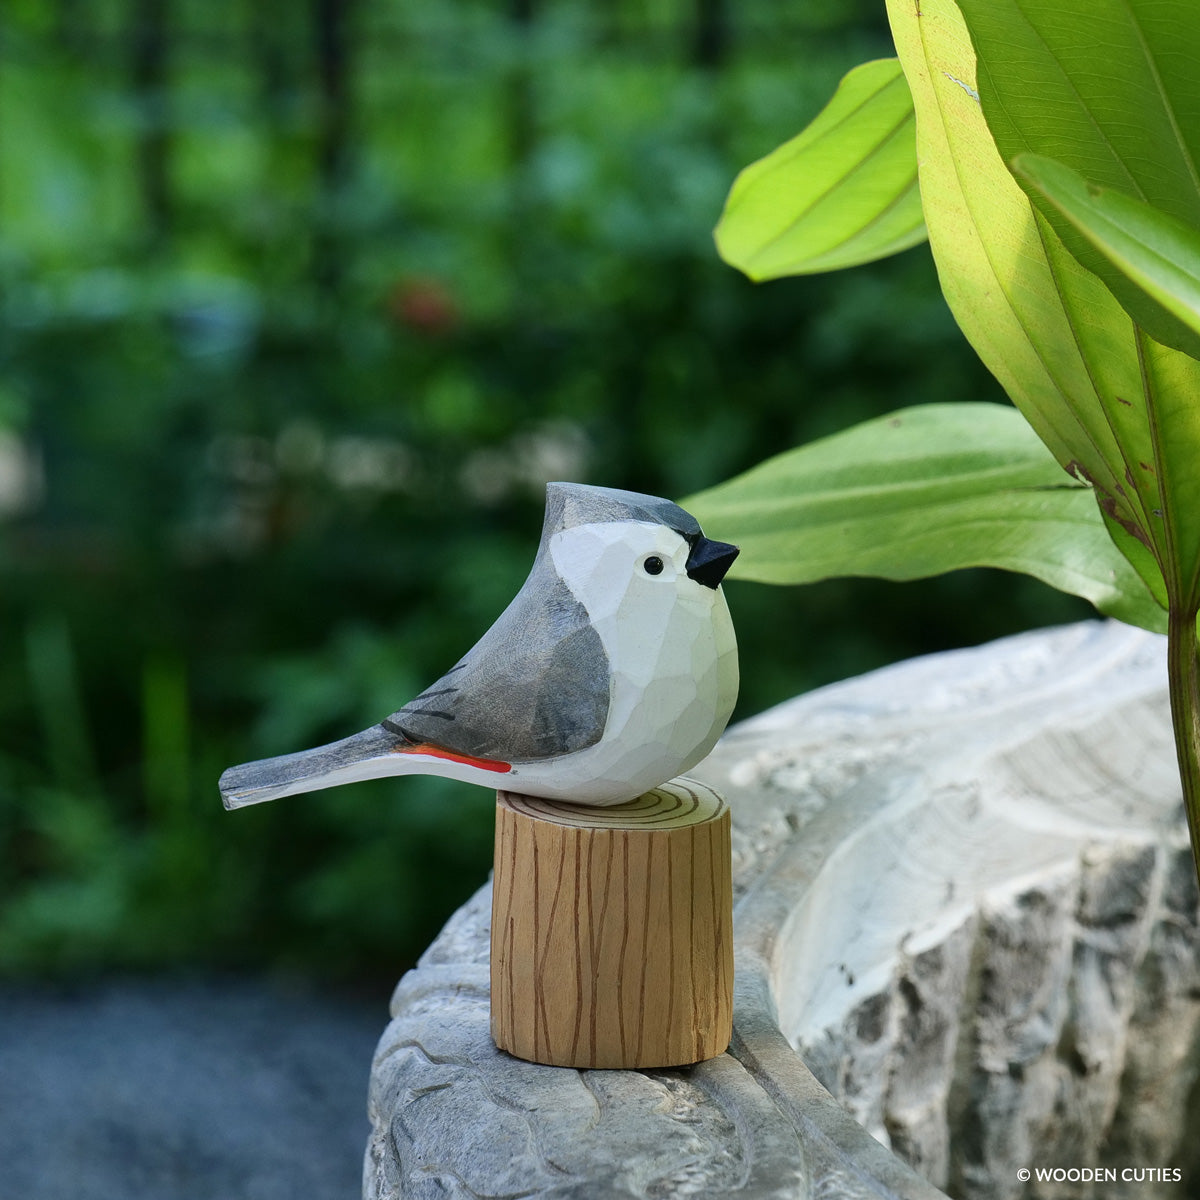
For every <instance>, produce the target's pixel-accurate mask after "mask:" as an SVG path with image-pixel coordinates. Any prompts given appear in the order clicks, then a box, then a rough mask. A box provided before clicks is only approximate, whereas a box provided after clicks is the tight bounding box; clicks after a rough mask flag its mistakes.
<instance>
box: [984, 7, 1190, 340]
mask: <svg viewBox="0 0 1200 1200" xmlns="http://www.w3.org/2000/svg"><path fill="white" fill-rule="evenodd" d="M960 8H961V9H962V13H963V16H964V17H965V19H966V23H967V27H968V29H969V31H970V35H971V40H972V42H973V43H974V46H975V51H976V54H977V55H978V58H979V64H980V65H979V84H978V88H979V96H980V100H981V101H982V104H983V115H984V117H985V118H986V120H987V123H988V128H989V129H990V130H991V133H992V137H993V138H994V139H995V142H996V146H997V148H998V149H999V151H1000V156H1001V158H1003V159H1004V160H1005V161H1006V162H1007V161H1011V160H1012V159H1013V158H1015V157H1016V156H1017V155H1018V154H1022V153H1025V152H1033V153H1036V154H1042V155H1046V156H1048V157H1050V158H1053V159H1055V160H1056V161H1058V162H1060V163H1062V164H1064V165H1065V166H1067V167H1070V168H1071V169H1073V170H1075V171H1078V172H1079V173H1080V175H1082V176H1083V178H1085V179H1086V180H1088V181H1089V182H1090V183H1092V184H1095V185H1097V186H1100V187H1105V188H1114V189H1116V190H1118V191H1121V192H1125V193H1127V194H1129V195H1130V196H1133V197H1135V198H1137V199H1139V200H1144V201H1146V202H1147V203H1149V204H1151V205H1153V206H1154V207H1155V208H1158V209H1160V210H1161V211H1162V212H1164V213H1167V214H1168V215H1170V216H1172V217H1174V218H1176V219H1177V220H1181V221H1184V222H1185V223H1187V224H1190V225H1191V226H1193V227H1200V171H1198V169H1197V162H1198V161H1200V73H1198V72H1197V70H1196V64H1197V62H1200V20H1198V19H1197V8H1196V2H1195V0H1038V2H1037V3H1030V0H960ZM1027 190H1029V191H1030V194H1031V196H1032V198H1033V199H1034V201H1035V203H1036V204H1038V205H1039V207H1040V208H1041V211H1042V212H1043V214H1044V215H1045V216H1047V217H1048V218H1049V221H1050V224H1051V226H1052V227H1053V228H1054V230H1055V232H1056V233H1057V234H1058V236H1059V237H1060V238H1062V240H1063V242H1064V243H1065V245H1066V246H1067V248H1068V249H1069V250H1070V251H1071V253H1072V254H1074V255H1075V256H1076V257H1077V258H1078V259H1079V261H1080V262H1081V263H1082V264H1083V265H1084V266H1085V267H1087V268H1088V269H1089V270H1090V271H1093V272H1095V273H1096V274H1097V275H1099V276H1100V278H1101V279H1103V280H1104V282H1105V283H1106V284H1107V285H1108V287H1109V288H1111V289H1112V291H1113V294H1114V295H1115V296H1116V297H1117V299H1118V300H1119V301H1120V302H1121V304H1122V305H1123V306H1124V307H1125V309H1126V311H1127V312H1128V313H1129V314H1130V315H1131V316H1132V317H1133V319H1134V320H1135V321H1136V322H1137V323H1138V324H1139V325H1141V326H1142V327H1143V328H1144V329H1145V330H1146V332H1147V333H1149V334H1150V335H1151V336H1152V337H1153V338H1155V339H1156V340H1157V341H1160V342H1163V343H1164V344H1166V345H1169V346H1173V347H1175V348H1176V349H1179V350H1184V351H1186V352H1187V353H1189V354H1191V355H1193V356H1200V336H1198V335H1197V334H1196V333H1195V331H1194V330H1193V329H1191V328H1190V327H1188V326H1187V325H1186V324H1184V323H1182V322H1180V321H1179V320H1178V318H1177V317H1176V316H1175V315H1174V314H1172V313H1170V312H1169V311H1168V310H1166V309H1164V308H1163V307H1162V306H1161V305H1160V304H1159V303H1158V302H1157V301H1156V300H1155V299H1154V298H1153V297H1152V296H1150V295H1148V294H1147V293H1146V292H1144V291H1143V290H1141V289H1140V288H1138V287H1136V286H1134V285H1133V284H1132V283H1130V281H1129V279H1128V278H1127V277H1126V276H1125V274H1124V273H1123V272H1122V271H1120V270H1119V269H1117V268H1116V267H1115V266H1114V265H1113V264H1112V262H1111V261H1110V260H1109V259H1108V258H1107V257H1105V256H1104V255H1103V254H1101V253H1099V252H1098V251H1097V250H1096V248H1095V247H1094V246H1093V245H1091V244H1090V243H1089V241H1087V240H1086V239H1085V238H1084V237H1082V236H1081V235H1080V233H1079V232H1078V230H1077V228H1076V227H1075V226H1074V225H1073V223H1072V222H1071V221H1070V220H1069V219H1068V218H1066V216H1065V214H1063V213H1061V212H1060V211H1058V210H1057V209H1056V208H1054V207H1051V206H1050V205H1049V204H1046V203H1045V201H1044V199H1043V197H1042V195H1041V194H1040V193H1039V192H1038V191H1037V190H1036V189H1027Z"/></svg>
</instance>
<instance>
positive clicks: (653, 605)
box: [550, 521, 720, 627]
mask: <svg viewBox="0 0 1200 1200" xmlns="http://www.w3.org/2000/svg"><path fill="white" fill-rule="evenodd" d="M690 552H691V547H690V546H689V544H688V542H687V540H686V539H685V538H684V537H683V536H682V535H681V534H679V533H677V532H676V531H675V530H674V529H670V528H668V527H667V526H666V525H660V524H654V523H651V522H648V521H602V522H598V523H597V524H594V525H576V526H574V527H573V528H571V529H564V530H563V531H562V532H560V533H557V534H555V535H554V537H553V538H551V540H550V555H551V558H552V559H553V562H554V567H555V570H556V571H557V573H558V575H559V577H560V578H561V579H562V580H563V582H564V583H565V584H566V585H567V587H569V588H570V589H571V593H572V595H574V596H575V598H576V599H577V600H579V601H580V602H581V603H582V604H583V606H584V607H585V608H586V609H587V610H588V615H589V616H591V618H592V620H593V623H601V622H604V621H605V620H606V619H607V618H610V617H612V616H615V615H616V614H617V613H618V612H620V613H621V614H622V616H623V618H624V619H625V620H633V621H635V622H637V623H641V622H645V623H646V625H647V626H648V627H651V626H656V625H659V623H660V622H661V620H662V619H663V617H665V616H666V615H667V614H668V613H669V611H670V610H671V609H673V608H674V607H675V606H676V605H677V604H681V603H682V604H683V605H684V606H686V608H688V609H693V610H695V611H696V612H697V614H698V615H700V614H707V613H709V612H711V610H712V607H713V605H714V604H715V603H716V602H717V598H718V596H719V595H720V593H719V592H718V591H717V589H715V588H710V587H705V586H704V585H703V584H701V583H697V582H696V581H695V580H694V579H691V578H689V577H688V574H687V560H688V555H689V553H690Z"/></svg>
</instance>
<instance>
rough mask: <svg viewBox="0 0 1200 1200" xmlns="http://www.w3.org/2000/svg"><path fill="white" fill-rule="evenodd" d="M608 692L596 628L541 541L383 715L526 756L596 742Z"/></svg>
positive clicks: (443, 737)
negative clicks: (425, 681)
mask: <svg viewBox="0 0 1200 1200" xmlns="http://www.w3.org/2000/svg"><path fill="white" fill-rule="evenodd" d="M608 702H609V668H608V658H607V656H606V654H605V652H604V647H603V645H602V644H601V642H600V635H599V634H598V633H597V632H596V631H595V629H594V628H593V627H592V624H591V621H590V620H589V618H588V614H587V610H586V609H585V608H584V607H583V605H582V604H580V602H579V601H578V600H576V599H575V597H574V596H573V595H572V594H571V592H570V589H569V588H568V587H567V585H566V584H565V583H563V581H562V580H561V579H560V578H559V577H558V575H557V574H556V573H555V571H554V569H553V567H552V565H551V563H550V557H549V555H548V554H547V553H545V545H544V544H543V547H542V552H539V554H538V557H537V560H536V561H535V563H534V566H533V570H532V571H531V572H530V575H529V578H528V579H527V580H526V581H525V585H524V586H523V587H522V588H521V590H520V591H519V592H518V593H517V595H516V597H515V598H514V599H513V601H512V603H511V604H510V605H509V606H508V608H506V609H505V610H504V612H503V613H501V614H500V616H499V618H497V620H496V623H495V624H494V625H493V626H492V627H491V628H490V629H489V630H488V631H487V633H485V634H484V635H483V637H481V638H480V639H479V641H478V642H477V643H476V644H475V646H474V648H473V649H472V650H471V651H470V652H469V653H468V654H467V656H466V657H465V658H464V659H462V661H461V662H459V663H458V665H457V666H455V667H453V668H451V670H449V671H447V672H446V674H445V675H443V676H442V678H441V679H439V680H438V681H437V683H435V684H433V685H432V686H431V687H429V688H426V690H425V691H424V692H422V693H421V694H420V695H419V696H418V697H417V698H416V699H415V700H413V701H412V702H411V703H409V704H406V705H405V706H404V707H403V708H402V709H400V711H399V712H396V713H393V714H392V716H391V717H390V718H388V721H387V722H386V724H387V725H388V726H390V727H392V728H394V729H398V730H400V731H402V732H403V733H404V735H405V736H406V737H408V738H410V739H411V740H413V741H416V742H431V743H433V744H435V745H437V746H442V747H444V748H446V749H447V750H452V751H454V752H455V753H458V754H464V755H468V756H470V757H472V758H492V759H501V760H503V761H505V762H529V761H536V760H538V759H544V758H553V757H555V756H557V755H560V754H568V753H571V752H572V751H575V750H584V749H586V748H587V747H588V746H591V745H594V744H595V743H596V742H598V741H599V740H600V736H601V734H602V733H603V732H604V725H605V722H606V720H607V719H608Z"/></svg>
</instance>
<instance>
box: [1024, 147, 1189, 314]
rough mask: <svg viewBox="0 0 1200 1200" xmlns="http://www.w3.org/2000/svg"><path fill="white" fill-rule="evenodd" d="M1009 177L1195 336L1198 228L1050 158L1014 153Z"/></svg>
mask: <svg viewBox="0 0 1200 1200" xmlns="http://www.w3.org/2000/svg"><path fill="white" fill-rule="evenodd" d="M1012 168H1013V173H1014V174H1015V175H1016V177H1017V179H1018V180H1020V181H1022V182H1023V183H1024V184H1025V185H1026V191H1028V190H1029V189H1030V188H1035V189H1036V190H1037V191H1038V193H1040V195H1041V196H1042V197H1043V198H1044V199H1045V200H1046V201H1047V203H1049V204H1052V205H1053V206H1054V208H1055V209H1056V210H1057V211H1058V212H1059V213H1060V214H1061V215H1062V216H1063V217H1064V218H1065V219H1066V220H1068V221H1070V223H1071V224H1072V225H1073V226H1074V227H1075V229H1076V230H1077V231H1078V232H1079V233H1080V234H1081V235H1082V236H1083V237H1085V238H1086V239H1087V240H1088V242H1089V243H1090V244H1091V245H1092V246H1093V247H1094V248H1095V249H1096V250H1097V251H1099V253H1101V254H1103V255H1104V257H1105V258H1106V259H1108V261H1109V262H1110V263H1111V264H1112V265H1113V266H1114V267H1116V268H1117V269H1118V270H1120V271H1122V272H1123V273H1124V274H1125V275H1126V276H1127V277H1128V278H1129V280H1130V281H1131V282H1133V283H1135V284H1136V285H1137V286H1138V287H1140V288H1141V289H1142V290H1143V291H1144V292H1147V293H1148V294H1149V295H1150V296H1151V297H1152V298H1153V299H1154V300H1156V301H1157V302H1158V303H1159V304H1161V305H1162V306H1163V308H1165V309H1167V310H1169V311H1170V312H1171V313H1172V314H1173V315H1174V316H1176V317H1178V318H1179V319H1180V320H1181V321H1183V322H1184V323H1185V324H1186V325H1188V326H1190V327H1191V328H1192V329H1193V330H1195V331H1196V332H1197V333H1200V229H1197V228H1196V227H1194V226H1191V225H1185V224H1184V223H1183V222H1182V221H1178V220H1176V219H1175V218H1174V217H1170V216H1168V215H1167V214H1166V213H1164V212H1161V211H1160V210H1159V209H1157V208H1154V207H1153V206H1152V205H1150V204H1147V203H1146V202H1145V201H1144V200H1135V199H1134V198H1133V197H1132V196H1127V195H1126V194H1125V193H1124V192H1118V191H1114V190H1113V189H1111V188H1102V187H1098V186H1096V185H1095V184H1093V183H1091V182H1089V181H1088V180H1086V179H1084V178H1083V176H1082V175H1080V174H1079V172H1078V171H1073V170H1071V168H1070V167H1068V166H1065V165H1064V164H1063V163H1060V162H1058V161H1056V160H1055V159H1052V158H1046V157H1045V156H1044V155H1041V154H1019V155H1018V156H1017V157H1016V158H1015V159H1013V162H1012Z"/></svg>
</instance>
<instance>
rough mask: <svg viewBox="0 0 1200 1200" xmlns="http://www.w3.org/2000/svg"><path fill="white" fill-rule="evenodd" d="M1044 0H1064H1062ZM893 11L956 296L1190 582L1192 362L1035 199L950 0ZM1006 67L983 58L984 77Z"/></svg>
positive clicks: (1103, 490) (1016, 384) (1177, 590)
mask: <svg viewBox="0 0 1200 1200" xmlns="http://www.w3.org/2000/svg"><path fill="white" fill-rule="evenodd" d="M1040 2H1041V7H1042V8H1044V9H1046V10H1047V11H1049V10H1050V9H1055V10H1056V11H1057V8H1056V0H1040ZM1072 2H1073V0H1072ZM888 11H889V15H890V17H891V20H892V28H893V32H894V34H895V37H896V45H897V49H898V51H899V54H900V61H901V62H902V63H903V64H904V69H905V74H906V77H907V79H908V82H909V86H910V87H911V88H912V92H913V99H914V103H915V105H916V112H917V117H918V130H917V132H918V147H917V150H918V157H919V160H920V163H921V192H922V196H923V197H924V201H925V214H926V221H927V223H928V227H929V240H930V246H931V248H932V250H933V254H934V258H935V260H936V262H937V265H938V271H939V275H940V277H941V282H942V290H943V292H944V294H945V296H946V299H947V301H948V303H949V304H950V307H951V310H952V311H953V312H954V315H955V317H956V319H957V320H958V322H959V324H960V326H961V327H962V329H963V331H964V333H966V335H967V337H968V339H969V340H970V341H971V344H972V345H973V346H974V347H975V349H976V351H977V352H978V353H979V355H980V357H981V358H982V359H983V361H984V362H985V363H986V364H987V366H988V367H989V369H990V370H991V371H992V372H993V374H995V375H996V377H997V378H998V379H999V380H1000V382H1001V383H1002V384H1003V386H1004V388H1005V390H1006V391H1007V392H1008V394H1009V396H1010V397H1011V398H1012V400H1013V402H1014V403H1015V404H1016V406H1017V407H1018V408H1019V409H1020V410H1021V412H1022V413H1023V414H1024V415H1025V417H1026V418H1027V419H1028V420H1029V422H1030V423H1031V424H1032V425H1033V427H1034V428H1035V429H1036V430H1037V432H1038V434H1039V436H1040V437H1041V438H1042V439H1043V440H1044V441H1045V442H1046V444H1047V445H1048V446H1049V447H1050V449H1051V450H1052V452H1053V453H1054V455H1055V457H1056V458H1057V459H1058V461H1059V462H1060V463H1062V464H1063V465H1064V466H1066V467H1067V468H1068V469H1069V470H1070V471H1071V472H1072V473H1073V474H1075V475H1076V476H1077V477H1079V478H1080V479H1085V480H1087V481H1088V482H1090V483H1091V484H1093V485H1094V488H1095V492H1096V499H1097V501H1098V502H1099V504H1100V506H1101V508H1102V509H1103V511H1104V513H1105V515H1106V516H1107V517H1108V518H1109V519H1110V520H1111V521H1113V522H1116V523H1117V524H1119V525H1120V526H1121V527H1122V528H1123V529H1125V530H1126V531H1127V532H1128V533H1129V534H1131V535H1132V537H1133V538H1136V539H1137V540H1138V541H1139V542H1141V543H1142V544H1143V545H1144V546H1145V547H1146V548H1147V550H1148V551H1149V552H1150V554H1151V555H1152V557H1153V559H1154V560H1155V562H1156V563H1157V566H1158V570H1159V572H1160V573H1161V574H1162V576H1163V580H1162V583H1163V586H1164V587H1165V589H1166V594H1167V595H1168V596H1169V597H1170V598H1171V602H1172V603H1177V602H1179V600H1180V598H1181V597H1184V596H1188V595H1191V594H1193V593H1194V591H1195V586H1196V579H1197V572H1198V569H1200V509H1197V508H1196V507H1195V505H1194V503H1193V501H1192V500H1191V499H1190V498H1189V497H1188V494H1187V493H1188V476H1189V474H1190V475H1193V476H1194V475H1195V473H1196V472H1195V469H1194V464H1195V463H1196V462H1197V461H1200V455H1198V452H1197V443H1196V441H1195V440H1194V439H1193V438H1192V435H1191V432H1190V422H1189V421H1188V420H1187V419H1186V414H1185V413H1184V412H1183V411H1182V410H1181V405H1187V404H1191V403H1192V401H1191V400H1190V398H1191V397H1195V396H1197V395H1200V363H1197V362H1196V361H1195V360H1193V359H1191V358H1190V357H1188V356H1187V355H1184V354H1182V353H1180V352H1178V351H1176V350H1172V349H1168V348H1167V347H1165V346H1163V345H1161V344H1159V343H1158V342H1156V341H1154V340H1152V339H1151V338H1149V337H1147V336H1146V335H1145V334H1144V333H1142V332H1141V331H1140V330H1139V329H1138V327H1137V326H1136V325H1135V324H1134V323H1133V321H1132V320H1131V319H1130V317H1129V315H1128V314H1127V313H1126V312H1125V310H1124V309H1123V308H1122V307H1121V305H1120V304H1119V303H1118V302H1117V301H1116V300H1115V298H1114V297H1113V294H1112V292H1111V291H1110V290H1109V289H1108V288H1107V287H1106V286H1105V285H1104V283H1103V282H1102V281H1101V280H1100V278H1099V277H1098V276H1097V275H1095V274H1093V273H1092V272H1091V271H1088V270H1086V269H1085V268H1084V267H1083V266H1081V265H1080V263H1079V262H1078V260H1077V259H1076V258H1075V257H1074V256H1073V255H1072V254H1071V253H1070V252H1069V251H1068V250H1067V248H1066V247H1065V246H1064V245H1063V243H1062V241H1061V240H1060V239H1059V237H1058V235H1057V234H1056V233H1055V231H1054V229H1053V228H1052V227H1051V225H1050V223H1049V220H1048V219H1047V218H1046V217H1045V216H1044V215H1043V214H1041V213H1040V212H1035V211H1034V210H1033V208H1032V207H1031V205H1030V201H1029V199H1028V197H1027V196H1026V195H1025V193H1024V192H1023V191H1022V190H1021V188H1020V187H1019V186H1018V184H1017V182H1016V180H1015V179H1014V178H1013V176H1012V175H1011V174H1010V172H1009V170H1008V168H1007V166H1006V165H1005V162H1004V160H1003V159H1002V158H1001V157H1000V154H999V153H998V151H997V149H996V144H995V142H994V141H993V140H992V137H991V134H990V132H989V130H988V127H987V124H986V122H985V120H984V113H983V111H982V109H981V106H980V102H979V98H978V94H977V92H976V63H975V52H974V50H973V48H972V45H971V40H970V38H969V37H968V35H967V29H966V25H965V23H964V21H963V19H962V16H961V14H960V12H959V10H958V8H957V7H956V5H955V4H954V3H953V0H922V2H921V5H920V8H919V10H918V9H917V8H916V6H914V5H913V4H912V3H911V0H888ZM1078 28H1080V29H1085V30H1086V29H1087V28H1089V26H1088V25H1087V23H1084V24H1083V25H1081V26H1079V27H1078ZM1003 69H1004V67H1003V64H998V63H997V62H995V61H993V62H991V63H990V65H989V70H990V75H989V76H988V77H989V78H991V79H994V78H995V77H996V74H997V72H998V71H1000V72H1002V71H1003ZM1035 82H1036V81H1031V80H1030V79H1029V78H1028V77H1026V78H1025V86H1026V87H1028V88H1033V87H1034V85H1035ZM1164 434H1165V435H1166V436H1164ZM1189 461H1190V462H1191V464H1192V467H1191V469H1190V471H1189V468H1188V466H1187V464H1188V462H1189ZM1188 514H1190V515H1188ZM1125 544H1126V545H1130V543H1129V540H1128V539H1126V540H1125ZM1141 558H1142V560H1143V561H1142V565H1143V567H1144V566H1145V562H1144V559H1145V556H1144V555H1143V556H1141Z"/></svg>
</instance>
